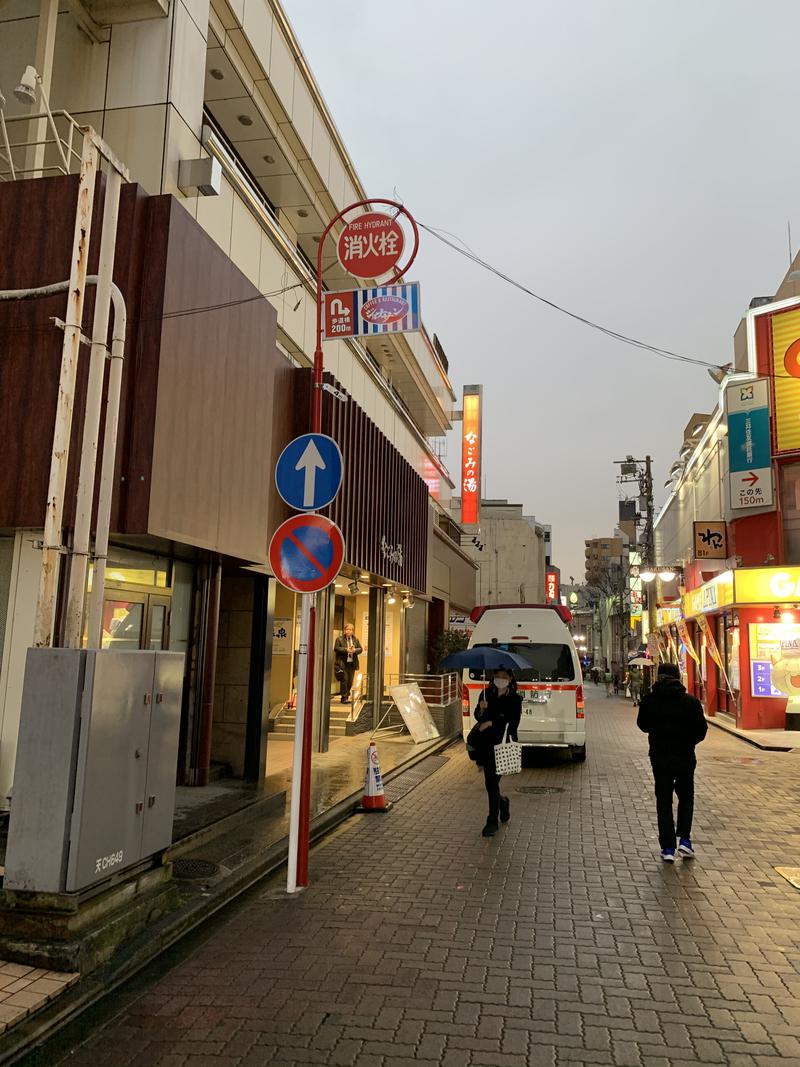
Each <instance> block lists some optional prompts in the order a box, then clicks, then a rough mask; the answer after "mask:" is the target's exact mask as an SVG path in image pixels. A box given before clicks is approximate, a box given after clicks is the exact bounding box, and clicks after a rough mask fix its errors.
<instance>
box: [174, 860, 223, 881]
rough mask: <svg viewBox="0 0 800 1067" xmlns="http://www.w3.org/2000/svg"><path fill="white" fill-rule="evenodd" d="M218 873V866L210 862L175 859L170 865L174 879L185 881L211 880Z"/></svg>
mask: <svg viewBox="0 0 800 1067" xmlns="http://www.w3.org/2000/svg"><path fill="white" fill-rule="evenodd" d="M218 873H219V864H218V863H212V862H211V861H210V860H182V859H177V860H175V861H174V862H173V864H172V874H173V877H174V878H180V879H186V880H187V881H190V880H194V879H196V878H213V876H214V875H215V874H218Z"/></svg>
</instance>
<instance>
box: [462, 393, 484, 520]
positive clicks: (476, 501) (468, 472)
mask: <svg viewBox="0 0 800 1067" xmlns="http://www.w3.org/2000/svg"><path fill="white" fill-rule="evenodd" d="M481 400H482V386H480V385H465V386H464V414H463V421H462V424H461V426H462V430H461V522H462V523H463V524H464V525H465V526H474V525H477V523H478V519H479V516H480V500H481Z"/></svg>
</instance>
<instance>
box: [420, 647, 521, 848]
mask: <svg viewBox="0 0 800 1067" xmlns="http://www.w3.org/2000/svg"><path fill="white" fill-rule="evenodd" d="M441 666H442V668H443V669H444V670H451V671H452V670H469V671H470V672H477V671H482V672H483V679H484V688H483V690H482V691H481V695H480V696H479V697H478V703H477V706H476V708H475V718H476V720H477V722H476V724H475V726H473V728H472V729H471V730H470V732H469V736H468V737H467V746H468V748H469V749H473V750H474V751H475V752H476V753H477V757H475V756H471V757H470V758H474V759H475V762H476V763H477V764H478V766H479V767H482V768H483V779H484V782H485V784H486V794H487V796H488V797H489V817H488V818H487V820H486V825H485V826H484V828H483V836H484V837H494V835H495V834H496V833H497V828H498V820H499V821H501V822H508V820H509V818H510V810H509V809H510V805H509V802H508V797H502V796H501V795H500V775H499V774H498V773H497V768H496V767H495V762H494V746H495V745H500V744H502V743H503V741H504V740H505V734H506V730H508V736H509V739H510V740H511V741H516V740H517V730H518V728H519V720H520V717H521V715H522V697H521V696H520V695H519V693H518V692H517V683H516V682H515V681H514V675H513V673H512V672H513V671H514V670H515V669H516V670H530V667H531V665H530V663H528V661H527V660H526V659H524V658H523V657H522V656H519V655H517V654H516V653H515V652H510V651H509V650H508V649H505V648H499V647H498V645H497V644H496V643H494V644H491V645H473V646H472V648H467V649H464V650H463V651H462V652H453V653H451V654H450V655H449V656H447V658H446V659H444V660H442V663H441ZM487 671H492V672H493V680H492V681H491V682H490V683H489V685H486V684H485V683H486V672H487ZM474 676H475V675H474V673H473V674H471V675H470V677H474Z"/></svg>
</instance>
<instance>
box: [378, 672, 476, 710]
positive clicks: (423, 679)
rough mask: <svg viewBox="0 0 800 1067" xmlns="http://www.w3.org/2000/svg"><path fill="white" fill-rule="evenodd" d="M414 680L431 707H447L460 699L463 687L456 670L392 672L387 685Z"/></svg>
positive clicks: (405, 683)
mask: <svg viewBox="0 0 800 1067" xmlns="http://www.w3.org/2000/svg"><path fill="white" fill-rule="evenodd" d="M413 682H416V684H417V685H418V686H419V688H420V691H421V693H422V695H423V697H424V698H425V703H426V704H427V705H428V707H430V708H446V707H449V705H450V704H453V703H455V702H456V701H457V700H459V699H460V695H461V688H460V685H459V676H458V673H457V672H456V671H449V672H448V673H446V674H413V673H408V672H403V673H401V674H390V675H389V676H388V683H387V687H388V686H390V685H408V684H411V683H413Z"/></svg>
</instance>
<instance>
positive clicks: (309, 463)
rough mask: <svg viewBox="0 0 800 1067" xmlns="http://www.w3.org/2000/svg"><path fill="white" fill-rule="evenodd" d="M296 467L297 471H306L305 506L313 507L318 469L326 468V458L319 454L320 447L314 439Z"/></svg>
mask: <svg viewBox="0 0 800 1067" xmlns="http://www.w3.org/2000/svg"><path fill="white" fill-rule="evenodd" d="M294 469H295V470H296V471H300V470H304V471H305V482H304V483H303V507H304V508H313V507H314V490H315V488H316V482H317V471H318V470H319V471H324V470H325V460H324V459H323V458H322V456H321V455H320V454H319V449H318V448H317V446H316V445H315V444H314V441H313V439H312V440H311V441H309V442H308V444H307V445H306V447H305V449H304V451H303V454H302V456H301V457H300V459H299V460H298V461H297V466H296V467H295V468H294Z"/></svg>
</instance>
